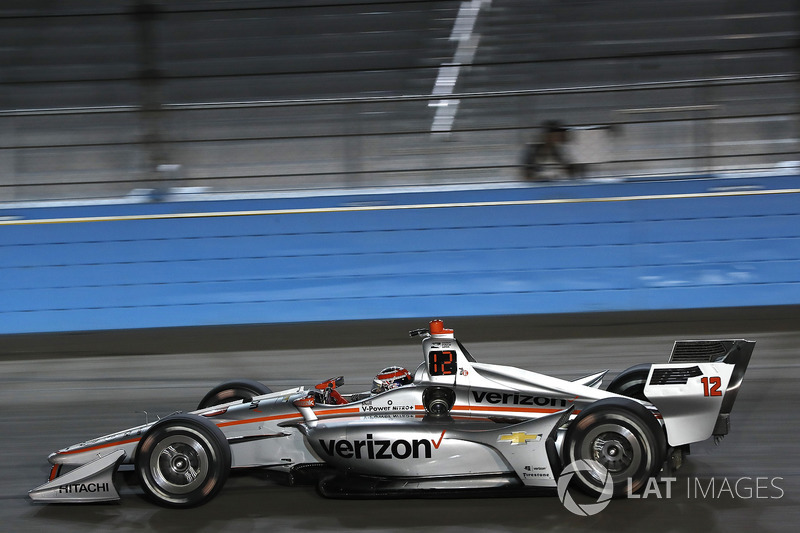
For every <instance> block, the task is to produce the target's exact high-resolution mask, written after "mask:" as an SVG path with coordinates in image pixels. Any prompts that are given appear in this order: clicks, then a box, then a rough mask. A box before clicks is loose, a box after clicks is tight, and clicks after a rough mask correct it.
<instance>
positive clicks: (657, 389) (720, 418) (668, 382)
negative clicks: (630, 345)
mask: <svg viewBox="0 0 800 533" xmlns="http://www.w3.org/2000/svg"><path fill="white" fill-rule="evenodd" d="M755 344H756V343H755V342H754V341H748V340H744V339H732V340H701V341H676V342H675V345H674V346H673V348H672V354H671V355H670V358H669V363H666V364H656V365H652V367H651V369H650V374H649V376H648V378H647V382H646V384H645V391H644V392H645V396H646V397H647V398H648V399H649V400H650V401H651V402H652V403H653V405H655V406H656V407H657V408H658V410H659V412H661V415H662V417H663V419H664V425H665V427H666V430H667V441H668V442H669V443H670V444H671V445H672V446H680V445H683V444H688V443H690V442H698V441H701V440H705V439H707V438H708V437H710V436H712V435H713V436H714V437H722V436H724V435H727V434H728V432H729V430H730V414H731V411H732V410H733V404H734V402H735V401H736V396H737V395H738V393H739V388H740V387H741V384H742V380H743V379H744V374H745V371H746V370H747V366H748V364H749V363H750V357H751V356H752V355H753V348H754V347H755Z"/></svg>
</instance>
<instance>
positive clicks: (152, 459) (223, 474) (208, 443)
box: [135, 414, 231, 508]
mask: <svg viewBox="0 0 800 533" xmlns="http://www.w3.org/2000/svg"><path fill="white" fill-rule="evenodd" d="M135 464H136V473H137V474H138V476H139V483H140V485H141V487H142V489H143V490H144V492H145V495H147V497H148V498H150V499H151V500H152V501H154V502H155V503H157V504H159V505H162V506H164V507H175V508H188V507H196V506H198V505H202V504H204V503H206V502H207V501H209V500H210V499H212V498H213V497H214V496H216V494H217V493H218V492H219V491H220V490H222V487H223V486H224V485H225V481H226V480H227V479H228V473H229V472H230V469H231V450H230V447H229V446H228V442H227V440H226V439H225V435H223V433H222V431H221V430H220V429H219V428H218V427H217V426H216V425H214V424H213V423H212V422H211V421H209V420H207V419H205V418H203V417H200V416H197V415H188V414H178V415H173V416H170V417H167V418H164V419H162V420H160V421H158V422H157V423H155V424H154V425H153V426H152V427H151V428H150V429H149V430H148V431H147V433H145V435H144V436H143V437H142V440H141V441H139V445H138V446H137V448H136V461H135Z"/></svg>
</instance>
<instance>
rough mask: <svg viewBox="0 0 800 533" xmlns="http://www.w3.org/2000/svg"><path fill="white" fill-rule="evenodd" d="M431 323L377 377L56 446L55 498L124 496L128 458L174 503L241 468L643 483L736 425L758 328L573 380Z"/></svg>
mask: <svg viewBox="0 0 800 533" xmlns="http://www.w3.org/2000/svg"><path fill="white" fill-rule="evenodd" d="M410 334H411V335H412V336H421V337H422V338H423V342H422V351H423V355H424V360H423V362H422V363H421V364H420V365H419V367H418V368H417V369H416V371H415V372H413V374H412V373H410V372H408V371H406V370H405V369H403V368H400V367H390V368H387V369H384V370H383V371H382V372H381V373H380V374H378V376H377V377H376V378H375V380H374V382H373V387H372V389H371V390H370V391H367V392H364V393H360V394H350V395H347V394H344V395H343V394H340V393H339V391H338V387H339V386H341V384H342V383H343V382H344V380H343V378H342V377H339V378H333V379H330V380H326V381H324V382H322V383H320V384H318V385H315V386H311V387H309V388H305V387H297V388H292V389H287V390H282V391H280V392H272V391H270V390H269V388H267V387H266V386H264V385H263V384H261V383H259V382H256V381H251V380H240V381H235V382H229V383H223V384H221V385H219V386H218V387H216V388H214V389H213V390H211V391H210V392H209V393H208V394H207V395H206V396H205V398H203V399H202V401H201V402H200V405H199V406H198V409H197V410H196V411H193V412H191V413H186V414H183V413H177V414H173V415H171V416H167V417H165V418H162V419H160V420H158V421H157V422H153V423H149V424H145V425H141V426H138V427H133V428H130V429H126V430H123V431H120V432H118V433H114V434H111V435H106V436H103V437H99V438H96V439H92V440H89V441H86V442H82V443H80V444H75V445H72V446H69V447H67V448H64V449H61V450H59V451H57V452H55V453H53V454H51V455H50V457H49V461H50V463H51V464H52V465H53V466H52V469H51V474H50V479H49V480H48V481H47V482H46V483H45V484H43V485H41V486H40V487H37V488H35V489H33V490H31V491H30V492H29V495H30V497H31V498H32V499H33V500H35V501H40V502H96V501H110V500H117V499H119V493H118V492H117V489H116V487H115V483H114V473H115V472H116V471H117V470H119V469H125V468H127V469H134V470H135V471H136V472H137V474H138V477H139V480H140V484H141V487H142V489H143V491H144V493H145V494H146V495H147V496H148V497H150V498H151V499H152V500H153V501H154V502H156V503H158V504H161V505H165V506H168V507H191V506H196V505H200V504H202V503H205V502H207V501H208V500H209V499H211V498H213V497H214V496H215V495H216V494H217V493H218V492H219V491H220V490H221V489H222V487H223V485H224V483H225V481H226V479H227V477H228V473H229V471H230V469H231V468H237V469H244V468H259V469H267V470H268V471H269V472H272V473H274V474H276V476H278V477H281V478H283V479H290V480H295V479H313V480H315V481H316V482H317V483H318V487H319V491H320V493H321V494H323V495H325V496H332V497H348V496H357V497H379V496H394V495H408V494H411V495H414V494H425V493H427V492H428V491H431V490H437V491H439V492H437V494H441V493H442V492H441V491H452V493H454V494H458V493H459V492H460V491H478V492H481V491H492V492H494V491H508V492H509V493H510V492H519V491H520V490H522V491H529V490H537V489H539V490H541V489H545V490H550V491H553V489H554V488H556V486H557V482H558V479H559V475H560V474H561V472H562V470H564V467H565V466H566V465H570V464H572V463H574V462H575V461H580V460H584V461H585V464H587V465H590V468H583V469H578V470H571V472H574V474H573V476H572V481H571V483H576V484H577V485H578V487H579V488H581V489H583V490H584V491H586V492H588V493H590V494H606V493H613V495H614V496H622V495H625V494H628V493H630V492H636V491H639V490H642V489H643V488H644V487H645V486H646V484H647V482H648V480H649V479H650V478H651V477H653V476H656V475H658V474H659V473H660V472H662V469H664V468H666V469H668V471H671V470H672V469H674V468H677V467H678V466H680V463H681V461H682V458H683V455H684V452H686V451H687V448H688V446H689V444H690V443H693V442H699V441H703V440H705V439H708V438H710V437H712V436H714V437H721V436H723V435H725V434H726V433H727V432H728V429H729V417H730V413H731V409H732V408H733V404H734V401H735V399H736V395H737V393H738V391H739V387H740V385H741V383H742V379H743V377H744V373H745V370H746V369H747V365H748V363H749V360H750V356H751V354H752V352H753V347H754V345H755V343H754V342H751V341H746V340H701V341H677V342H675V344H674V346H673V349H672V354H671V356H670V359H669V362H668V363H663V364H645V365H639V366H635V367H632V368H629V369H627V370H625V371H623V372H621V373H620V374H619V375H618V376H617V377H616V378H615V379H614V380H613V381H611V383H610V384H609V385H608V387H607V388H606V389H605V390H604V389H601V388H600V384H601V382H602V379H603V377H604V376H605V374H606V372H605V371H604V372H598V373H595V374H591V375H588V376H586V377H583V378H580V379H577V380H574V381H567V380H562V379H558V378H554V377H550V376H546V375H543V374H538V373H536V372H531V371H528V370H523V369H519V368H513V367H509V366H501V365H493V364H485V363H479V362H477V361H476V360H475V358H473V357H472V355H471V354H470V353H469V352H468V351H467V349H466V348H465V347H464V346H463V345H462V344H461V343H460V342H459V341H458V340H456V338H455V336H454V334H453V330H450V329H445V327H444V324H443V323H442V321H440V320H434V321H433V322H431V323H430V326H429V328H425V329H420V330H415V331H412V332H410Z"/></svg>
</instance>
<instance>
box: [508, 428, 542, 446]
mask: <svg viewBox="0 0 800 533" xmlns="http://www.w3.org/2000/svg"><path fill="white" fill-rule="evenodd" d="M540 440H542V435H541V434H538V433H525V432H524V431H515V432H514V433H509V434H506V435H500V436H499V437H497V442H510V443H511V445H512V446H516V445H518V444H528V442H529V441H533V442H538V441H540Z"/></svg>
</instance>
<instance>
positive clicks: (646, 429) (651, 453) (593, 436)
mask: <svg viewBox="0 0 800 533" xmlns="http://www.w3.org/2000/svg"><path fill="white" fill-rule="evenodd" d="M666 449H667V440H666V436H665V434H664V430H663V429H662V427H661V424H660V423H659V422H658V420H656V418H655V417H654V416H653V414H652V413H651V412H650V411H649V410H648V409H647V408H646V407H644V406H643V405H642V404H640V403H638V402H635V401H634V400H630V399H628V398H606V399H603V400H599V401H597V402H595V403H593V404H591V405H590V406H589V407H587V408H586V409H584V410H583V411H581V413H580V414H579V415H578V416H577V417H576V418H575V420H573V421H572V423H571V424H570V425H569V428H568V429H567V434H566V435H565V436H564V445H563V448H562V457H563V461H564V464H565V465H569V464H571V463H573V462H575V461H580V460H585V461H596V462H597V463H599V464H600V465H601V466H602V467H604V469H605V470H606V471H607V475H608V476H610V483H611V485H612V486H613V496H614V497H621V496H625V495H628V494H630V493H635V492H638V491H640V490H641V489H643V488H644V487H645V486H646V483H647V480H648V479H649V478H650V477H651V476H653V475H655V474H657V473H658V472H659V470H660V469H661V467H662V465H663V464H664V459H665V455H666ZM608 481H609V480H608V479H607V478H606V474H605V473H604V472H602V471H599V472H598V471H594V470H591V471H587V470H583V471H577V472H575V474H574V476H573V483H576V484H577V487H578V488H579V489H580V490H582V491H583V492H585V493H587V494H590V495H593V496H598V495H600V494H602V493H603V489H604V487H605V486H606V483H608ZM629 489H630V490H629Z"/></svg>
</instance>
